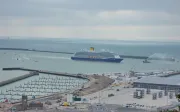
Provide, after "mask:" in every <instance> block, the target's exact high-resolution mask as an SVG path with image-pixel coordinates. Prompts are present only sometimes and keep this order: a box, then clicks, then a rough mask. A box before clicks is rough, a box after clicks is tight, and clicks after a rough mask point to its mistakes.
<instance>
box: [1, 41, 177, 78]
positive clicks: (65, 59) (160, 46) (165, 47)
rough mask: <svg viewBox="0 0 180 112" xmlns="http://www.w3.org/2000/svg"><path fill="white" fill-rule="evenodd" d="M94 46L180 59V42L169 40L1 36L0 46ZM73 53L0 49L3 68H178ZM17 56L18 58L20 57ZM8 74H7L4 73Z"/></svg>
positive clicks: (72, 70) (165, 63) (99, 70)
mask: <svg viewBox="0 0 180 112" xmlns="http://www.w3.org/2000/svg"><path fill="white" fill-rule="evenodd" d="M89 47H95V50H96V51H101V50H108V51H112V52H114V53H118V54H121V55H137V56H150V55H152V54H154V53H162V54H167V55H170V56H173V57H175V58H176V60H179V59H180V52H179V49H180V44H179V43H168V42H165V43H163V42H145V41H142V42H140V41H111V40H109V41H106V40H85V39H84V40H81V39H77V40H75V39H74V40H72V39H44V40H43V39H39V40H36V39H1V40H0V48H27V49H37V50H49V51H60V52H61V51H62V52H73V53H75V52H77V51H80V50H82V49H89ZM71 56H72V54H60V53H42V52H32V51H31V52H30V51H5V50H1V51H0V62H1V63H0V68H4V67H26V68H33V69H42V70H51V71H59V72H69V73H106V72H127V71H129V70H136V71H149V70H167V69H175V70H179V66H180V63H179V62H177V61H176V62H170V61H152V63H149V64H144V63H142V61H143V60H138V59H124V60H123V61H122V62H121V63H104V62H103V63H102V62H84V61H73V60H71V59H70V57H71ZM17 58H18V59H19V60H17ZM7 73H8V72H6V71H0V77H1V78H0V79H1V80H5V79H7V78H8V77H9V78H11V77H13V76H18V74H20V73H17V72H16V73H15V72H13V73H8V75H7ZM5 74H6V75H5Z"/></svg>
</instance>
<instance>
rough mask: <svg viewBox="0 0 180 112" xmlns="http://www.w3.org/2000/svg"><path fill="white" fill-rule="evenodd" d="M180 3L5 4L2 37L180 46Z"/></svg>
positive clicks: (13, 0) (1, 0)
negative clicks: (174, 44) (126, 41)
mask: <svg viewBox="0 0 180 112" xmlns="http://www.w3.org/2000/svg"><path fill="white" fill-rule="evenodd" d="M179 6H180V0H0V36H1V37H2V36H11V37H12V38H13V37H14V38H15V37H16V38H17V37H18V38H26V37H41V38H43V37H46V38H92V39H119V40H158V41H159V40H160V41H176V40H180V7H179Z"/></svg>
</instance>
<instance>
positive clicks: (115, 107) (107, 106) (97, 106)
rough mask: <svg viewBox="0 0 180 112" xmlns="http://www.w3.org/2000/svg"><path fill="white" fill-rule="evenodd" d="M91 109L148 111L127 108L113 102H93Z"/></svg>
mask: <svg viewBox="0 0 180 112" xmlns="http://www.w3.org/2000/svg"><path fill="white" fill-rule="evenodd" d="M89 109H90V111H91V112H146V111H145V110H140V109H132V108H125V107H120V106H119V105H112V104H93V105H92V106H91V107H90V108H89Z"/></svg>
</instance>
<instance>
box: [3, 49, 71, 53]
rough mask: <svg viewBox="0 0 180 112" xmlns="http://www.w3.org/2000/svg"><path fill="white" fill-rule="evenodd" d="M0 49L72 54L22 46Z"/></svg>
mask: <svg viewBox="0 0 180 112" xmlns="http://www.w3.org/2000/svg"><path fill="white" fill-rule="evenodd" d="M0 50H16V51H34V52H47V53H62V54H74V53H72V52H57V51H44V50H36V49H23V48H0Z"/></svg>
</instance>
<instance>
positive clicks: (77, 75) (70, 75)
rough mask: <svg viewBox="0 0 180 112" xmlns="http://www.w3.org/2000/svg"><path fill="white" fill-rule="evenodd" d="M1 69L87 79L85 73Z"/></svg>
mask: <svg viewBox="0 0 180 112" xmlns="http://www.w3.org/2000/svg"><path fill="white" fill-rule="evenodd" d="M2 70H8V71H9V70H21V71H30V72H38V73H43V74H51V75H57V76H67V77H74V78H81V79H89V78H88V76H87V75H85V74H71V73H66V72H53V71H48V70H35V69H28V68H17V67H13V68H2Z"/></svg>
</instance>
